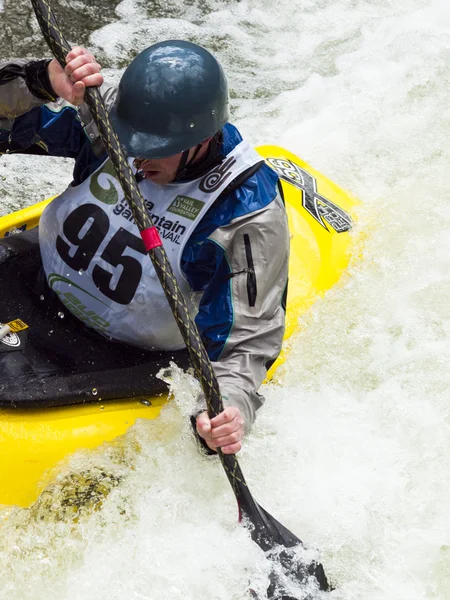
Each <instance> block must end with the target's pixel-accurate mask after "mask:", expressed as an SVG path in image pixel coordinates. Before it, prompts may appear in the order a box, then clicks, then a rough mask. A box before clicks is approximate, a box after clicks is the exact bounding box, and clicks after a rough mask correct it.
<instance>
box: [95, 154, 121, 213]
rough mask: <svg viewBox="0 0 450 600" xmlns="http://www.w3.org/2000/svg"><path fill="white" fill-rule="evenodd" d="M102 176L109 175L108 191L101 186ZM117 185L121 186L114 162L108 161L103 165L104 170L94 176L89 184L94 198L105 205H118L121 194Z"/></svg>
mask: <svg viewBox="0 0 450 600" xmlns="http://www.w3.org/2000/svg"><path fill="white" fill-rule="evenodd" d="M100 175H109V177H108V178H107V180H106V181H107V183H108V186H109V187H108V188H107V189H105V188H104V187H102V186H101V185H100V182H99V177H100ZM111 178H112V181H111ZM116 185H117V186H118V185H119V183H118V181H117V177H116V172H115V170H114V166H113V164H112V162H111V161H110V160H109V159H108V160H107V161H106V162H105V164H104V165H103V168H102V169H100V171H97V172H96V173H94V175H92V177H91V181H90V183H89V189H90V190H91V194H92V195H93V196H94V198H97V200H100V202H103V203H104V204H116V203H117V201H118V200H119V193H118V191H117V187H116Z"/></svg>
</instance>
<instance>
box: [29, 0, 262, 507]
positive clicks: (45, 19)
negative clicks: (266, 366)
mask: <svg viewBox="0 0 450 600" xmlns="http://www.w3.org/2000/svg"><path fill="white" fill-rule="evenodd" d="M31 2H32V5H33V9H34V11H35V14H36V17H37V19H38V22H39V25H40V28H41V31H42V33H43V35H44V38H45V40H46V42H47V44H48V45H49V47H50V49H51V51H52V53H53V55H54V56H55V58H56V59H57V60H58V62H59V63H60V65H61V66H62V67H63V68H64V67H65V66H66V60H65V57H66V55H67V54H68V53H69V52H70V50H71V48H70V45H69V44H68V42H67V41H66V39H65V37H64V36H63V34H62V32H61V30H60V28H59V25H58V23H57V21H56V17H55V15H54V13H53V11H52V9H51V7H50V5H49V4H48V2H46V1H45V0H31ZM85 101H86V104H87V105H88V106H89V109H90V111H91V114H92V118H93V120H94V122H95V124H96V125H97V128H98V130H99V132H100V135H101V138H102V141H103V144H104V146H105V149H106V152H107V154H108V156H109V158H110V160H111V162H112V164H113V165H114V168H115V170H116V173H117V177H118V179H119V181H120V185H121V186H122V189H123V192H124V195H125V199H126V200H127V202H128V205H129V207H130V210H131V212H132V214H133V218H134V221H135V223H136V225H137V227H138V229H139V232H140V233H141V236H142V238H143V240H144V244H145V245H146V248H147V250H148V255H149V257H150V259H151V261H152V263H153V267H154V269H155V271H156V274H157V275H158V278H159V281H160V282H161V286H162V288H163V290H164V293H165V295H166V298H167V301H168V302H169V305H170V308H171V310H172V313H173V315H174V317H175V320H176V322H177V325H178V327H179V329H180V332H181V335H182V337H183V340H184V342H185V344H186V348H187V350H188V353H189V358H190V360H191V363H192V365H193V367H194V371H195V374H196V376H197V378H198V380H199V381H200V384H201V386H202V389H203V392H204V394H205V398H206V404H207V407H208V414H209V416H210V417H211V418H212V417H215V416H217V415H218V414H219V413H221V412H222V411H223V403H222V398H221V395H220V389H219V384H218V382H217V378H216V376H215V373H214V371H213V368H212V365H211V361H210V360H209V357H208V354H207V352H206V350H205V347H204V345H203V342H202V340H201V337H200V334H199V332H198V329H197V326H196V325H195V323H194V321H193V319H192V317H191V315H190V313H189V309H188V307H187V304H186V300H185V299H184V296H183V294H182V293H181V290H180V288H179V286H178V283H177V281H176V279H175V276H174V273H173V270H172V266H171V264H170V262H169V260H168V257H167V254H166V252H165V250H164V247H163V245H162V243H161V241H160V240H159V235H158V232H157V230H156V228H155V227H154V225H153V223H152V220H151V217H150V215H149V213H148V211H147V209H146V207H145V203H144V198H143V196H142V194H141V192H140V190H139V187H138V185H137V183H136V180H135V177H134V174H133V172H132V170H131V167H130V165H129V163H128V161H127V158H126V156H125V153H124V151H123V149H122V147H121V145H120V142H119V140H118V137H117V135H116V133H115V131H114V129H113V127H112V125H111V122H110V119H109V115H108V112H107V110H106V107H105V104H104V102H103V99H102V97H101V94H100V91H99V89H98V88H96V87H89V88H86V92H85ZM149 240H150V244H149ZM155 241H156V243H155ZM149 245H150V246H152V247H149ZM218 454H219V456H220V460H221V462H222V465H223V467H224V469H225V472H226V474H227V477H228V480H229V481H230V484H231V487H232V488H233V491H234V494H235V496H236V499H237V501H238V504H239V507H240V511H241V512H243V513H244V514H246V515H249V514H251V513H252V510H253V508H254V507H256V506H257V504H256V502H255V501H254V500H253V498H252V496H251V494H250V491H249V490H248V487H247V484H246V482H245V478H244V475H243V473H242V471H241V468H240V466H239V464H238V461H237V459H236V457H235V456H234V455H225V454H223V453H222V452H221V451H220V449H219V451H218Z"/></svg>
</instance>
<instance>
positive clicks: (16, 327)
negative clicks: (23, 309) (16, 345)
mask: <svg viewBox="0 0 450 600" xmlns="http://www.w3.org/2000/svg"><path fill="white" fill-rule="evenodd" d="M6 324H7V325H8V327H9V328H10V329H11V331H12V332H13V333H17V332H19V331H24V330H25V329H28V325H27V324H26V323H24V322H23V321H22V319H14V321H10V322H9V323H6Z"/></svg>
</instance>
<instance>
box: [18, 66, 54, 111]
mask: <svg viewBox="0 0 450 600" xmlns="http://www.w3.org/2000/svg"><path fill="white" fill-rule="evenodd" d="M50 62H51V59H44V60H34V61H31V62H29V63H27V64H26V65H25V81H26V84H27V86H28V89H29V90H30V92H31V93H32V94H33V96H36V98H40V99H41V100H47V101H48V102H54V101H55V100H56V98H57V97H58V96H57V95H56V94H55V92H54V91H53V88H52V86H51V83H50V78H49V76H48V70H47V67H48V65H49V63H50Z"/></svg>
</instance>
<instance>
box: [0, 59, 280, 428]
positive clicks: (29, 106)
mask: <svg viewBox="0 0 450 600" xmlns="http://www.w3.org/2000/svg"><path fill="white" fill-rule="evenodd" d="M47 64H48V61H27V60H16V61H14V62H9V63H6V64H5V63H3V64H2V63H0V152H6V151H7V150H8V151H9V152H21V153H34V154H43V155H49V156H64V157H71V158H74V159H75V168H74V172H73V182H72V184H71V186H70V187H69V188H68V190H67V191H66V192H64V193H63V198H65V194H66V195H67V198H68V200H67V201H66V202H60V205H59V206H60V207H61V209H60V210H62V211H64V210H66V209H65V207H66V205H67V204H68V203H69V202H71V201H72V202H73V203H74V205H75V204H76V203H77V194H78V190H82V189H85V190H87V193H90V192H89V190H92V189H94V188H93V186H92V181H93V179H94V178H97V180H96V181H97V182H100V179H99V174H100V175H102V174H103V175H104V174H105V173H103V172H102V170H104V171H105V172H106V175H107V174H108V172H109V168H108V163H107V156H106V154H105V151H104V148H103V145H102V143H101V140H100V138H99V135H98V132H97V129H96V127H95V125H94V124H93V123H92V121H91V119H90V115H89V112H88V110H87V107H86V106H85V105H83V106H82V107H80V108H79V109H76V108H75V107H73V106H71V105H69V104H67V103H66V102H65V101H63V100H61V99H57V98H55V97H54V96H53V95H52V94H53V91H52V89H51V86H50V84H49V81H48V77H47V74H46V65H47ZM102 92H103V95H104V98H105V101H106V103H107V105H111V103H112V100H113V98H114V95H115V90H114V89H113V88H108V87H106V86H105V87H104V88H102ZM213 146H214V148H213V150H214V152H213V153H212V151H211V152H210V154H209V156H207V158H206V160H205V161H204V163H202V164H200V165H199V166H198V165H196V166H195V167H194V168H193V170H192V172H187V173H186V174H185V176H184V179H183V181H181V182H177V185H178V184H179V185H181V188H180V189H181V190H182V191H183V190H186V189H187V190H190V189H191V188H190V187H189V186H191V187H192V185H193V184H192V182H195V181H200V179H201V178H203V177H206V176H207V175H208V174H209V173H211V172H212V171H213V170H214V168H215V167H216V166H217V165H218V164H221V163H222V162H223V161H224V160H225V159H226V157H229V156H234V154H233V153H235V154H236V152H237V149H238V148H244V146H245V142H242V138H241V136H240V134H239V132H238V131H237V129H236V128H235V127H234V126H233V125H231V124H227V125H226V126H225V127H224V128H223V130H222V132H219V134H218V136H216V137H215V139H214V140H213ZM248 148H249V147H248V146H247V149H246V150H245V152H247V154H245V152H244V154H245V156H246V157H247V160H249V161H250V162H248V163H246V164H245V165H244V166H245V167H246V168H241V169H240V170H239V169H238V171H234V172H233V175H235V174H236V173H237V175H236V176H235V177H234V176H233V181H232V182H231V184H227V185H226V186H225V187H223V189H222V190H221V191H220V193H219V194H218V195H217V197H216V198H215V199H214V202H212V203H210V204H209V205H208V206H207V207H206V208H207V210H203V212H202V213H198V212H196V211H197V209H198V206H203V205H202V204H195V206H194V208H192V206H193V205H192V202H190V203H189V200H192V198H191V197H189V196H188V195H186V194H179V193H178V191H179V190H176V191H175V193H173V192H170V193H172V195H174V194H176V199H175V200H176V203H177V204H176V210H175V211H174V208H173V206H174V205H173V202H172V201H170V202H168V203H167V205H166V206H168V207H169V209H170V208H171V209H172V211H174V212H175V215H174V214H172V216H171V220H168V219H167V213H166V214H165V218H164V225H161V228H160V232H161V231H163V227H165V228H166V232H169V230H171V231H172V232H173V233H174V235H173V236H172V238H173V239H175V234H179V233H180V232H182V228H183V227H184V225H183V221H181V220H180V219H181V218H182V217H183V216H184V217H186V215H189V211H191V210H193V211H194V213H195V214H194V216H198V214H200V217H201V218H199V219H198V220H197V221H196V222H195V227H193V228H192V230H191V231H189V237H188V239H186V240H185V241H184V243H183V245H182V251H181V252H180V256H179V259H178V263H177V264H178V265H179V270H180V279H182V280H183V281H182V282H180V283H183V285H184V286H185V288H184V291H185V294H186V290H187V291H188V293H187V296H189V301H190V302H191V303H192V305H193V307H194V308H193V310H194V316H195V321H196V324H197V327H198V329H199V331H200V334H201V337H202V339H203V342H204V344H205V347H206V350H207V352H208V355H209V357H210V359H211V361H212V364H213V368H214V371H215V373H216V375H217V378H218V381H219V385H220V389H221V392H222V395H223V398H224V404H225V405H233V406H238V407H239V408H240V410H241V412H242V414H243V417H244V419H245V423H246V426H247V427H248V426H250V425H251V423H252V422H253V421H254V419H255V413H256V410H257V409H258V408H259V407H260V406H261V404H262V401H263V398H262V396H261V395H260V394H258V389H259V387H260V385H261V383H262V382H263V380H264V378H265V375H266V372H267V369H268V368H269V367H270V365H271V364H272V363H273V361H274V360H275V359H276V357H277V356H278V354H279V352H280V349H281V344H282V338H283V333H284V322H285V295H286V287H287V272H288V256H289V233H288V226H287V218H286V212H285V208H284V204H283V201H282V198H281V196H280V193H279V188H278V178H277V176H276V174H275V173H274V172H273V171H272V170H271V169H270V168H269V167H268V166H267V165H266V164H264V163H263V162H260V161H258V160H256V159H254V158H252V155H251V152H250V150H249V149H248ZM249 156H250V158H248V157H249ZM239 160H240V159H239ZM239 160H238V161H237V162H238V163H239ZM248 164H250V165H251V166H250V167H248ZM238 166H239V164H238ZM201 180H202V181H203V179H201ZM142 183H145V181H144V182H142ZM108 185H110V183H109V182H108ZM170 185H172V184H169V186H159V188H161V187H170ZM100 186H101V187H103V189H105V186H106V180H105V182H104V183H103V184H100ZM183 186H184V187H183ZM194 187H195V185H194ZM88 188H89V189H88ZM203 189H204V186H203ZM117 193H119V192H117ZM162 196H164V193H163V194H162ZM191 196H192V194H191ZM194 196H195V193H194ZM186 197H187V200H186ZM80 198H81V202H78V205H79V207H80V208H79V213H77V215H79V214H81V213H83V214H84V216H85V217H86V222H85V223H84V226H85V230H86V228H89V227H95V226H96V223H97V222H96V218H97V217H96V215H97V212H98V210H100V211H103V212H104V211H106V210H111V211H112V210H114V209H113V208H111V206H112V205H114V206H115V210H116V212H117V206H119V204H120V199H116V202H115V203H114V202H109V204H108V202H105V201H104V199H103V200H101V202H103V204H102V205H101V206H100V208H99V207H97V208H95V209H94V208H92V207H91V208H90V209H89V208H86V206H87V204H86V202H87V201H86V197H85V196H83V195H80V196H79V197H78V199H80ZM148 200H149V202H150V204H149V205H148V207H149V210H150V211H151V212H152V214H153V213H155V214H153V216H156V218H157V219H158V218H159V219H160V218H161V215H158V214H157V206H155V203H154V202H153V201H152V198H150V197H149V198H148ZM175 200H174V201H175ZM57 202H58V199H57ZM94 204H95V202H94V203H93V202H91V201H89V202H88V205H89V206H91V205H92V206H93V205H94ZM52 205H53V203H51V204H50V207H51V206H52ZM101 207H103V208H101ZM195 207H197V208H195ZM97 209H98V210H97ZM89 210H91V212H92V211H94V212H92V214H91V213H89ZM83 211H84V212H83ZM95 211H97V212H95ZM66 213H67V211H66ZM85 213H86V214H85ZM94 213H95V214H94ZM49 214H50V215H51V214H52V213H51V212H50V213H49ZM98 214H100V213H99V212H98ZM109 214H110V216H112V213H111V212H110V213H109ZM55 215H59V213H55ZM71 215H72V213H71V212H70V211H69V214H64V215H63V217H62V218H61V219H60V218H59V216H57V218H51V219H47V221H48V222H49V225H48V226H43V225H42V223H41V227H40V246H41V252H42V253H43V256H44V254H45V248H46V247H47V254H48V247H49V238H50V237H51V236H52V235H53V236H54V238H55V240H57V241H59V246H60V249H61V248H62V254H61V252H59V251H58V253H59V255H60V258H61V257H62V263H63V264H66V265H67V266H68V267H69V269H72V272H74V271H75V269H76V267H77V266H78V265H79V263H76V261H74V264H70V261H71V260H72V259H73V256H74V251H75V255H76V254H77V249H76V247H71V243H72V242H73V241H74V239H73V238H74V236H73V235H72V234H70V231H69V236H67V233H68V228H69V229H70V225H71V223H75V222H76V219H75V217H72V220H70V218H71ZM176 215H178V216H179V217H180V219H178V220H176V219H175V217H176ZM122 216H123V215H122ZM43 218H44V224H45V213H44V216H43ZM177 218H178V217H177ZM67 219H69V220H67ZM102 219H103V221H104V217H103V216H101V218H100V217H99V221H98V223H99V227H101V226H102V225H101V224H100V223H101V222H102V223H103V221H102ZM188 219H190V217H189V216H188ZM129 220H130V219H128V221H129ZM169 223H170V224H169ZM75 224H76V223H75ZM82 226H83V224H81V225H80V229H79V230H78V231H77V232H76V235H77V236H78V237H77V238H76V239H78V240H82V238H83V231H82ZM133 226H134V224H133ZM114 227H116V226H113V228H114ZM65 228H66V229H65ZM116 229H117V227H116ZM121 229H122V228H121ZM115 233H117V231H116V230H115V229H113V231H112V232H111V231H110V232H109V237H108V239H106V240H105V244H106V246H107V245H108V243H109V242H108V240H111V239H112V238H114V235H115ZM127 235H128V234H127ZM75 237H76V236H75ZM55 240H54V241H55ZM75 241H76V240H75ZM52 243H54V242H52ZM64 249H65V250H64ZM43 250H44V251H43ZM91 250H92V248H91ZM97 250H98V251H97V252H94V253H93V254H95V256H96V257H97V258H96V259H95V260H97V259H98V260H100V258H99V256H100V255H101V253H102V252H101V247H99V249H97ZM175 250H176V249H175ZM64 252H65V254H64ZM80 256H81V255H80ZM92 260H94V259H92ZM118 260H119V264H122V263H121V262H120V257H119V259H118ZM64 261H66V262H64ZM75 263H76V264H75ZM80 264H81V263H80ZM141 264H142V269H143V272H142V277H145V275H146V269H149V268H152V267H151V262H150V260H148V259H147V258H146V257H145V262H144V261H143V262H142V263H141ZM45 266H46V265H45V260H44V267H45ZM116 266H117V265H116ZM72 267H73V268H72ZM91 267H92V265H87V268H86V269H84V268H80V269H79V272H80V273H81V274H83V277H84V280H85V281H86V280H87V278H89V277H91V278H93V279H94V284H95V287H96V289H97V290H101V289H102V288H101V285H99V282H100V280H101V277H100V276H102V277H103V290H104V291H105V292H106V296H105V295H101V294H100V296H99V295H98V294H97V296H98V298H99V299H100V301H102V302H103V304H105V305H109V308H111V306H112V305H111V302H114V301H115V300H117V298H112V299H111V298H108V297H107V296H108V293H109V294H110V295H112V294H113V292H114V293H115V294H116V291H117V289H118V288H120V289H121V290H122V292H123V293H124V294H125V295H126V294H127V293H128V296H129V295H130V294H129V289H130V287H129V286H122V287H121V286H119V285H118V282H120V277H118V276H116V281H115V282H113V283H111V279H114V270H113V269H111V268H109V270H108V269H105V270H104V273H103V274H102V272H101V270H102V268H103V267H101V266H99V265H98V264H97V265H96V266H95V268H94V269H93V268H91ZM95 269H96V270H95ZM94 271H95V273H94V274H93V272H94ZM46 272H47V277H48V278H49V283H51V281H50V277H51V275H55V277H56V276H58V277H59V280H58V281H59V282H60V281H61V276H62V275H61V273H59V274H58V273H49V271H48V269H47V268H46ZM105 273H106V274H105ZM96 277H97V279H98V281H95V278H96ZM142 280H143V279H141V282H142ZM105 281H106V284H105ZM71 283H72V284H73V283H77V281H75V280H74V279H71ZM138 283H139V282H138ZM136 285H137V283H136ZM80 287H82V288H83V285H81V286H80ZM144 287H145V286H144ZM108 289H109V291H108ZM56 291H57V293H59V294H60V299H62V300H63V301H64V300H67V298H63V293H62V292H61V289H56ZM91 295H92V296H95V295H96V294H91ZM116 295H117V294H116ZM68 298H69V299H68V302H69V304H70V297H68ZM126 300H129V298H128V297H127V298H124V297H122V298H121V299H118V302H119V304H120V302H122V304H121V305H120V306H121V310H120V311H118V312H117V315H119V319H118V320H117V321H116V323H114V324H113V325H112V329H107V328H106V329H105V330H104V331H102V325H101V323H102V318H103V317H102V316H101V315H100V313H99V316H98V322H97V324H96V323H87V324H88V325H89V326H91V327H94V328H96V329H97V330H98V331H100V332H101V333H104V334H105V335H108V336H109V337H113V338H115V339H119V340H122V341H125V342H127V343H134V344H136V345H139V346H142V347H152V348H153V347H158V343H157V339H156V341H155V340H152V342H151V343H150V344H147V343H146V341H145V339H136V337H132V338H131V339H128V338H127V337H126V336H127V334H126V331H127V328H126V327H123V328H122V330H121V329H120V327H116V326H117V324H118V323H119V322H120V321H121V318H120V315H122V316H123V319H124V322H126V320H127V318H128V314H129V313H127V310H128V309H127V306H128V305H127V304H126ZM110 301H111V302H110ZM130 302H131V301H130ZM108 303H109V304H108ZM65 304H66V306H68V303H67V302H65ZM147 304H148V302H143V303H141V305H142V306H143V308H142V310H145V306H146V305H147ZM136 306H137V307H138V308H137V309H136ZM68 308H69V310H72V309H73V307H72V308H71V307H70V305H69V306H68ZM105 310H106V309H105ZM133 310H134V311H135V312H136V310H137V313H136V314H135V317H136V318H137V319H139V303H137V304H136V303H135V306H134V308H133ZM72 312H74V314H76V312H75V311H74V310H72ZM108 314H110V313H108ZM85 322H86V321H85ZM104 322H108V325H109V321H108V319H103V323H104ZM142 322H144V321H142ZM96 325H97V326H96ZM103 327H104V325H103ZM116 331H117V332H119V333H116ZM121 331H122V332H123V333H120V332H121ZM161 347H163V348H164V347H167V345H166V346H164V344H162V346H161ZM174 347H177V344H175V345H174ZM204 406H205V403H204V398H202V397H200V398H199V401H198V409H199V410H201V409H202V408H204Z"/></svg>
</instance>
